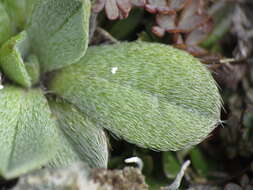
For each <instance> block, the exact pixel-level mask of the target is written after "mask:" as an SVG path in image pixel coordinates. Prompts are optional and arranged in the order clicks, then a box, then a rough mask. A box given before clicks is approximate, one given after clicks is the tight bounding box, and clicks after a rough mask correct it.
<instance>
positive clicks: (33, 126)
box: [0, 86, 58, 178]
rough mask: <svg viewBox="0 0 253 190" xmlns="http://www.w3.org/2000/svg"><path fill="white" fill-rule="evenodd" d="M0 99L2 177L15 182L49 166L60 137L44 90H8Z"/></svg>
mask: <svg viewBox="0 0 253 190" xmlns="http://www.w3.org/2000/svg"><path fill="white" fill-rule="evenodd" d="M0 99H1V101H0V108H1V111H0V118H1V120H0V139H1V140H0V147H1V148H0V161H1V164H0V174H1V175H3V176H4V177H6V178H12V177H16V176H18V175H20V174H23V173H25V172H27V171H29V170H32V169H35V168H39V167H41V166H42V165H43V164H45V163H47V162H48V161H49V159H51V158H52V156H53V155H54V154H55V153H56V148H57V147H58V144H57V143H58V141H57V140H58V137H57V131H56V124H55V121H54V120H52V119H51V117H50V116H51V112H50V110H49V106H48V104H47V100H46V99H45V97H44V96H43V93H42V91H41V90H39V89H33V90H29V91H26V90H23V89H20V88H18V87H14V86H5V88H4V89H2V90H1V93H0Z"/></svg>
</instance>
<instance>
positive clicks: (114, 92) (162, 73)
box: [50, 42, 221, 150]
mask: <svg viewBox="0 0 253 190" xmlns="http://www.w3.org/2000/svg"><path fill="white" fill-rule="evenodd" d="M50 90H52V91H53V92H55V93H56V94H57V95H59V96H62V97H63V98H64V99H66V100H68V101H69V102H71V103H73V104H75V105H76V106H77V107H78V108H79V109H80V110H81V111H82V112H83V113H84V114H86V115H87V116H88V118H89V119H90V120H92V121H93V122H94V123H96V124H97V125H98V126H101V127H104V128H107V129H108V130H110V131H112V132H113V133H115V134H116V135H118V136H119V137H122V138H124V139H125V140H127V141H129V142H132V143H135V144H137V145H139V146H142V147H146V148H151V149H156V150H179V149H182V148H187V147H190V146H192V145H195V144H197V143H199V142H200V141H202V140H203V139H204V138H205V137H206V136H207V135H208V134H209V133H210V132H211V131H212V130H213V129H214V127H215V126H216V124H217V123H218V122H219V115H220V107H221V99H220V95H219V93H218V89H217V87H216V84H215V82H214V80H213V79H212V76H211V75H210V73H209V72H208V71H207V69H206V68H205V67H204V66H203V65H201V63H200V62H199V61H198V60H197V59H195V58H193V57H192V56H190V55H189V54H187V53H185V52H183V51H181V50H177V49H174V48H172V47H168V46H165V45H161V44H155V43H153V44H152V43H144V42H137V43H136V42H133V43H121V44H117V45H110V46H99V47H91V48H89V49H88V51H87V53H86V55H85V56H84V57H83V58H82V59H81V60H80V61H79V62H78V63H77V64H74V65H72V66H69V67H66V68H64V69H62V70H61V72H59V73H58V74H57V75H56V76H55V78H53V80H52V82H51V85H50Z"/></svg>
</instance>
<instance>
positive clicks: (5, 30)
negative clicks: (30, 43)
mask: <svg viewBox="0 0 253 190" xmlns="http://www.w3.org/2000/svg"><path fill="white" fill-rule="evenodd" d="M11 35H12V29H11V21H10V18H9V16H8V14H7V12H6V10H5V8H4V6H3V4H2V3H1V2H0V47H1V45H2V43H3V42H5V41H6V40H7V39H8V38H9V37H10V36H11Z"/></svg>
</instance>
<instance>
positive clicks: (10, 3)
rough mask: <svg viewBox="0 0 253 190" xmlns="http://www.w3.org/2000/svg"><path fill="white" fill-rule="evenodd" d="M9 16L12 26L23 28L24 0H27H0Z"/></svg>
mask: <svg viewBox="0 0 253 190" xmlns="http://www.w3.org/2000/svg"><path fill="white" fill-rule="evenodd" d="M2 1H3V4H4V6H5V8H6V10H7V13H8V15H9V17H10V18H11V20H12V23H11V24H12V27H13V28H14V29H15V30H16V29H21V28H22V29H23V28H24V25H25V15H26V14H25V13H26V1H27V0H2Z"/></svg>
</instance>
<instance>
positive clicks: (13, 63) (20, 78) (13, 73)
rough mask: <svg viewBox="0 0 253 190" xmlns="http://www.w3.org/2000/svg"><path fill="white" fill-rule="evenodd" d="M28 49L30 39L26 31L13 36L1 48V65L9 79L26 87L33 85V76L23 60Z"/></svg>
mask: <svg viewBox="0 0 253 190" xmlns="http://www.w3.org/2000/svg"><path fill="white" fill-rule="evenodd" d="M28 49H29V40H28V38H27V33H26V32H25V31H24V32H21V33H20V34H18V35H17V36H15V37H12V38H11V39H10V40H8V41H7V42H6V43H5V44H4V45H3V46H2V48H1V49H0V66H1V68H2V70H3V72H4V74H5V75H6V76H7V77H8V79H10V80H12V81H14V82H16V83H17V84H20V85H21V86H24V87H30V86H31V78H30V76H29V75H28V72H27V70H26V68H25V64H24V60H23V59H24V57H25V55H26V54H27V52H28Z"/></svg>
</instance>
